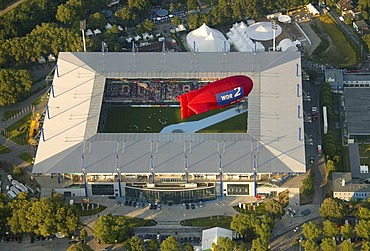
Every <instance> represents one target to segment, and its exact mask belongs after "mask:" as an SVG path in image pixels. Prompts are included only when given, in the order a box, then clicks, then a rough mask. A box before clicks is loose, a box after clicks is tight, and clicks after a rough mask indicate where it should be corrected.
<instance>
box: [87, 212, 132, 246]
mask: <svg viewBox="0 0 370 251" xmlns="http://www.w3.org/2000/svg"><path fill="white" fill-rule="evenodd" d="M128 235H129V226H128V223H127V220H126V218H125V217H124V216H112V215H111V214H106V215H103V216H100V217H99V218H98V219H97V221H96V222H95V224H94V236H95V238H97V239H99V241H100V242H101V243H115V241H117V242H122V241H124V240H125V239H126V238H127V237H128Z"/></svg>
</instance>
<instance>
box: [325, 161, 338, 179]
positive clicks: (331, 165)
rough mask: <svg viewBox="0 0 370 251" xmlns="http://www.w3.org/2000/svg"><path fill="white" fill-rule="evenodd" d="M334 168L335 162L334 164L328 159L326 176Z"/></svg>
mask: <svg viewBox="0 0 370 251" xmlns="http://www.w3.org/2000/svg"><path fill="white" fill-rule="evenodd" d="M335 170H336V168H335V164H334V161H332V160H328V161H327V162H326V171H327V172H328V176H329V175H330V174H331V173H332V172H335Z"/></svg>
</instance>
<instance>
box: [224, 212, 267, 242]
mask: <svg viewBox="0 0 370 251" xmlns="http://www.w3.org/2000/svg"><path fill="white" fill-rule="evenodd" d="M260 223H261V222H260V220H259V219H258V218H256V217H254V216H253V215H246V214H236V215H234V216H233V219H232V221H231V223H230V228H231V229H233V230H235V231H237V232H238V233H239V234H241V235H243V236H245V237H246V238H248V239H250V240H252V239H254V238H255V237H256V233H255V229H256V226H257V225H259V224H260Z"/></svg>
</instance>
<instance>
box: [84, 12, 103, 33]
mask: <svg viewBox="0 0 370 251" xmlns="http://www.w3.org/2000/svg"><path fill="white" fill-rule="evenodd" d="M107 23H108V20H107V19H106V18H105V16H104V14H103V13H101V12H95V13H94V14H92V15H91V16H90V17H89V20H88V24H87V26H88V27H89V28H90V29H93V30H95V29H104V28H105V25H106V24H107Z"/></svg>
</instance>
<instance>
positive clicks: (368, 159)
mask: <svg viewBox="0 0 370 251" xmlns="http://www.w3.org/2000/svg"><path fill="white" fill-rule="evenodd" d="M358 150H359V152H360V164H361V165H370V144H359V145H358Z"/></svg>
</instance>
